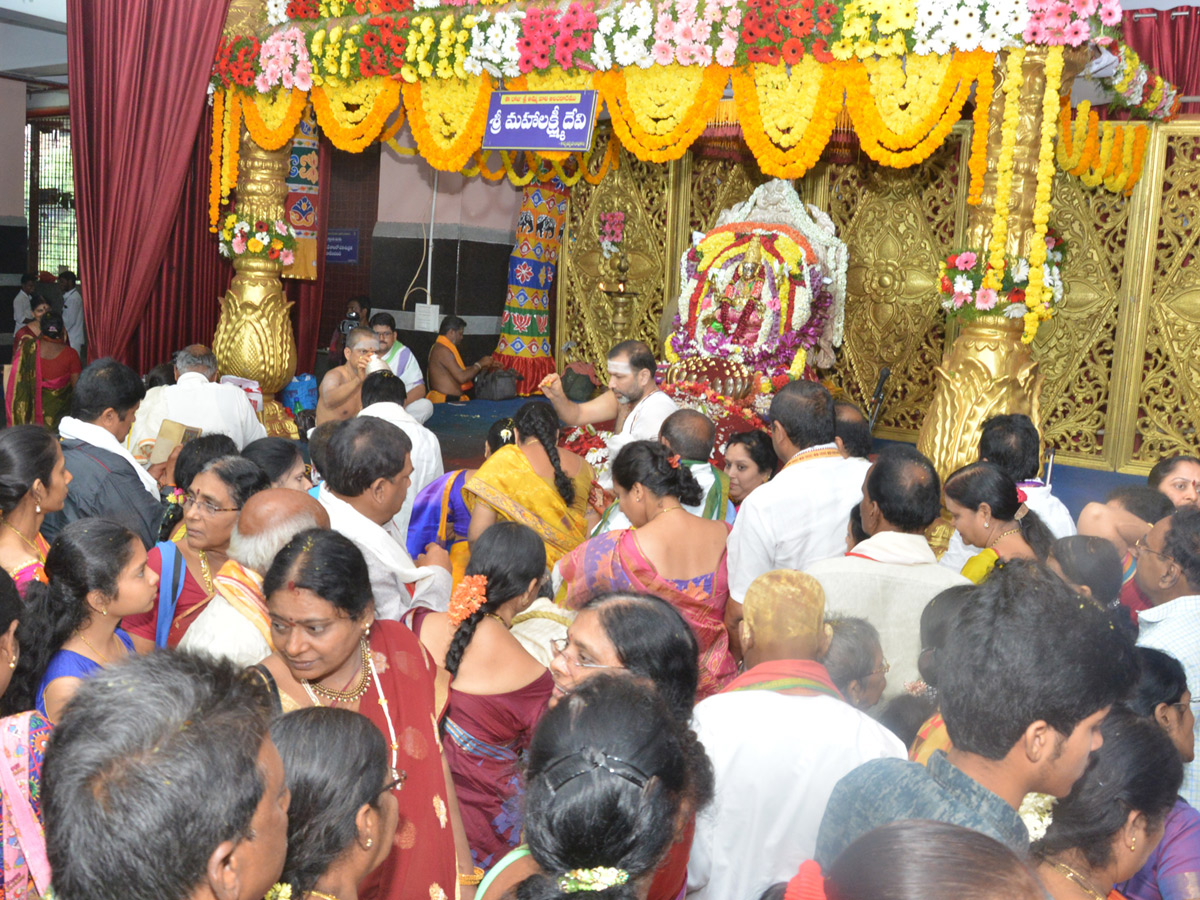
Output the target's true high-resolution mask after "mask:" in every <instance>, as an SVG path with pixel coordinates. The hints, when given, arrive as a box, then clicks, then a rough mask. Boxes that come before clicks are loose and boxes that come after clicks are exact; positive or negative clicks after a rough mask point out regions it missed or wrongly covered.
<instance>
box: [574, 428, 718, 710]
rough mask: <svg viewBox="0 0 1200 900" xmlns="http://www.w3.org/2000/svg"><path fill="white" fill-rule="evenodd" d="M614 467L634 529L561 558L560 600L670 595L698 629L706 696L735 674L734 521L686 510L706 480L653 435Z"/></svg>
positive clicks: (626, 450)
mask: <svg viewBox="0 0 1200 900" xmlns="http://www.w3.org/2000/svg"><path fill="white" fill-rule="evenodd" d="M612 472H613V486H614V488H615V489H616V492H617V499H618V501H619V502H620V505H621V511H622V512H623V513H625V515H626V516H627V517H628V518H629V521H630V522H631V523H633V526H634V527H633V528H632V529H625V530H620V531H610V532H608V533H606V534H602V535H599V536H597V537H594V538H591V539H590V540H588V541H587V542H585V543H583V544H581V545H580V546H579V547H577V548H576V549H575V550H573V551H572V552H571V553H569V554H567V555H566V556H565V557H563V559H561V560H559V562H558V565H557V566H556V567H555V572H556V580H555V588H556V592H555V599H556V601H557V602H558V603H559V604H560V605H562V606H567V607H570V608H572V609H579V608H580V607H582V606H583V605H584V604H585V603H587V601H588V600H590V599H591V598H592V597H593V596H595V595H596V594H599V593H602V592H607V591H636V592H640V593H646V594H653V595H655V596H657V597H661V598H662V599H664V600H666V601H667V602H668V603H670V604H671V605H672V606H674V607H675V609H676V610H678V611H679V613H680V615H682V616H683V617H684V619H686V620H687V622H688V624H689V625H690V626H691V627H692V630H693V631H694V632H695V634H696V641H697V643H698V644H699V645H700V685H699V689H698V691H697V695H696V699H697V701H699V700H703V699H704V698H705V697H708V696H711V695H712V694H715V693H717V692H718V691H720V690H721V688H723V687H724V686H725V685H726V684H727V683H728V682H729V681H730V680H732V679H733V677H734V676H735V675H736V674H737V663H736V662H735V661H734V659H733V656H732V654H731V653H730V652H729V633H728V632H727V631H726V630H725V622H724V616H725V604H726V603H727V602H728V600H729V580H728V573H727V571H726V557H725V543H726V540H727V539H728V536H729V525H728V524H727V523H725V522H721V521H717V522H713V521H709V520H708V519H703V518H700V517H699V516H694V515H692V514H691V513H689V512H687V511H686V510H685V509H683V506H684V505H685V504H689V505H690V504H695V503H696V502H698V498H699V496H700V486H699V485H698V484H697V483H696V480H695V478H693V477H692V474H691V473H690V472H689V471H688V470H687V467H686V466H683V465H681V464H680V461H679V458H678V457H677V456H672V455H670V454H669V452H668V451H667V449H666V448H665V447H663V446H662V445H661V444H659V443H657V442H655V441H634V442H633V443H631V444H627V445H626V446H625V447H623V448H622V449H621V452H620V453H618V454H617V458H616V460H614V462H613V467H612Z"/></svg>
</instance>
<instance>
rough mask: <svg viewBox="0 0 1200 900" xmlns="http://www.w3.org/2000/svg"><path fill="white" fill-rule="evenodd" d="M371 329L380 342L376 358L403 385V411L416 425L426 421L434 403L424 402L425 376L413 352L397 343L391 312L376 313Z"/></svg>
mask: <svg viewBox="0 0 1200 900" xmlns="http://www.w3.org/2000/svg"><path fill="white" fill-rule="evenodd" d="M371 330H372V331H373V332H375V339H376V340H377V341H379V353H378V355H377V358H378V359H379V360H380V361H381V362H382V363H383V364H384V365H386V366H387V367H388V368H389V369H391V370H392V374H393V375H395V376H396V377H397V378H399V379H400V380H401V381H403V382H404V389H405V391H406V392H407V393H406V394H405V397H404V408H405V409H406V410H407V411H408V414H409V415H410V416H412V417H413V418H414V419H416V420H417V421H418V422H421V423H422V424H423V423H425V422H427V421H428V420H429V417H430V416H432V415H433V404H432V403H430V402H429V401H428V400H426V399H425V376H424V375H423V374H421V364H420V363H419V362H417V357H416V356H415V355H414V354H413V352H412V350H410V349H409V348H408V347H405V346H404V345H403V344H402V343H400V342H399V341H398V340H396V320H395V319H393V318H392V315H391V313H384V312H381V313H375V315H373V316H371ZM422 401H423V402H422Z"/></svg>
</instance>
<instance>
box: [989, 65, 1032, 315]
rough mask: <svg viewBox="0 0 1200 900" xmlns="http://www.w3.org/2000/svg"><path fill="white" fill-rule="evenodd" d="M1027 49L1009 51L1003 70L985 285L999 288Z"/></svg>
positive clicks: (1002, 274) (1006, 238)
mask: <svg viewBox="0 0 1200 900" xmlns="http://www.w3.org/2000/svg"><path fill="white" fill-rule="evenodd" d="M1024 63H1025V48H1024V47H1014V48H1013V49H1012V50H1010V51H1008V67H1007V69H1006V70H1005V73H1004V119H1003V123H1002V125H1001V128H1000V132H1001V134H1000V158H999V159H998V160H997V162H996V173H997V178H996V210H995V212H994V213H993V215H992V231H991V236H990V237H989V241H990V245H989V251H990V253H989V256H988V270H987V272H986V274H985V275H984V276H983V286H984V287H986V288H991V289H992V290H994V291H996V290H999V289H1000V282H1001V280H1002V279H1003V277H1004V254H1005V250H1006V247H1007V245H1008V208H1009V205H1010V203H1011V201H1012V177H1013V156H1014V154H1015V151H1016V146H1017V116H1018V114H1019V113H1020V96H1021V88H1022V86H1023V85H1024V84H1025V76H1024V74H1022V72H1021V66H1022V65H1023V64H1024Z"/></svg>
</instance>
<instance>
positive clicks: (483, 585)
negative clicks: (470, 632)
mask: <svg viewBox="0 0 1200 900" xmlns="http://www.w3.org/2000/svg"><path fill="white" fill-rule="evenodd" d="M487 583H488V580H487V576H486V575H468V576H466V577H465V578H463V580H462V581H460V582H459V583H458V584H457V585H455V586H454V591H453V593H451V594H450V606H449V607H448V612H449V613H450V624H451V625H453V626H454V627H455V628H457V627H458V626H459V625H461V624H462V623H463V622H465V621H466V620H467V619H469V618H471V616H473V615H475V613H477V612H479V608H480V607H481V606H483V604H485V603H487Z"/></svg>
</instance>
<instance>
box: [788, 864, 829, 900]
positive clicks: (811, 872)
mask: <svg viewBox="0 0 1200 900" xmlns="http://www.w3.org/2000/svg"><path fill="white" fill-rule="evenodd" d="M783 896H784V900H825V898H826V896H828V895H827V894H826V893H825V875H824V874H823V873H822V872H821V866H820V865H819V864H818V863H817V862H816V861H815V860H812V859H806V860H805V861H804V862H802V863H800V871H798V872H797V873H796V874H795V875H794V876H793V877H792V880H791V881H789V882H788V885H787V890H786V891H784V894H783Z"/></svg>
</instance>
